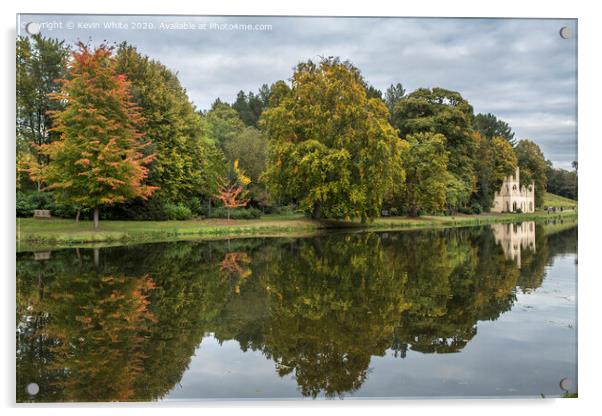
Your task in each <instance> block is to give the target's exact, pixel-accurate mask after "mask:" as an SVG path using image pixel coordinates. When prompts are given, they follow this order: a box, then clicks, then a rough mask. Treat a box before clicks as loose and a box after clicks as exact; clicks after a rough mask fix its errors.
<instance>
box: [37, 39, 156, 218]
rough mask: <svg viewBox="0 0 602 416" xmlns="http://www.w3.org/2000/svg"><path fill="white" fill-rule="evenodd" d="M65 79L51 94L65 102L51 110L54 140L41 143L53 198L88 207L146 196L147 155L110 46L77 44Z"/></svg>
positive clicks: (148, 189) (148, 188) (149, 189)
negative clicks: (56, 91) (56, 135)
mask: <svg viewBox="0 0 602 416" xmlns="http://www.w3.org/2000/svg"><path fill="white" fill-rule="evenodd" d="M72 57H73V59H72V60H71V61H70V64H69V78H68V79H66V80H63V81H62V87H61V91H60V92H59V93H56V94H52V95H51V98H53V99H55V100H60V101H63V102H65V103H66V106H65V108H64V109H63V110H60V111H55V112H53V113H52V117H53V120H54V123H55V127H54V128H53V129H54V130H55V131H57V132H59V133H60V135H61V136H60V139H58V140H56V141H54V142H52V143H50V144H46V145H43V146H42V149H43V150H42V151H43V153H44V154H45V155H47V156H48V158H49V160H50V162H49V164H48V166H47V167H46V169H45V170H44V172H43V177H44V179H45V180H46V181H47V182H48V183H49V186H48V189H49V190H54V191H55V192H56V194H57V197H58V199H59V200H61V201H63V202H66V203H71V204H74V205H76V206H78V207H84V208H92V209H93V210H94V228H98V220H99V215H98V214H99V207H100V206H103V205H113V204H115V203H120V202H124V201H126V200H128V199H132V198H137V197H142V198H146V197H148V196H149V195H151V194H152V193H153V192H154V191H155V189H156V187H153V186H147V185H145V183H144V179H145V178H146V176H147V172H148V170H147V168H146V167H145V165H147V164H148V163H149V162H150V161H151V160H152V158H153V155H144V154H143V153H142V152H143V150H144V148H145V147H146V146H148V144H149V143H148V142H146V143H144V142H143V141H142V137H143V133H140V126H141V125H142V122H143V119H142V117H141V116H140V113H139V111H138V107H137V106H136V105H135V104H134V103H133V102H132V101H131V95H130V84H129V82H128V81H127V80H126V78H125V76H123V75H118V73H117V68H116V66H117V65H116V61H115V60H114V59H113V57H112V51H111V49H110V48H108V47H107V46H106V45H101V46H100V47H98V48H97V49H95V50H93V51H91V50H90V49H89V48H88V47H87V46H86V45H84V44H83V43H80V44H79V50H78V51H77V52H75V53H73V54H72Z"/></svg>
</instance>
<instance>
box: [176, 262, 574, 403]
mask: <svg viewBox="0 0 602 416" xmlns="http://www.w3.org/2000/svg"><path fill="white" fill-rule="evenodd" d="M575 258H576V256H575V255H565V256H560V257H556V258H555V259H554V261H553V264H552V266H549V267H548V268H547V271H546V278H545V279H544V282H543V285H542V286H541V287H540V288H539V289H537V290H535V291H532V292H531V293H528V294H522V293H519V294H518V295H517V298H518V299H517V302H516V303H515V304H514V306H513V308H512V310H511V311H509V312H507V313H505V314H503V315H502V316H501V317H500V318H499V319H498V320H496V321H493V322H489V321H485V322H479V323H478V329H477V335H476V336H475V337H474V338H473V339H472V340H471V341H470V342H469V343H468V345H467V346H466V347H465V348H464V349H463V350H462V351H461V352H459V353H454V354H422V353H419V352H412V351H408V353H407V356H406V358H404V359H401V358H395V357H393V356H392V354H387V355H386V356H385V357H372V360H371V362H370V372H369V374H368V377H367V380H366V381H365V382H364V384H363V385H362V387H361V388H360V390H359V391H358V392H356V393H355V394H353V395H348V397H392V396H410V397H411V396H414V397H416V396H438V397H445V396H504V395H529V396H539V395H540V394H542V393H543V394H545V395H560V394H561V393H562V391H561V390H560V388H559V387H558V384H559V382H560V380H561V379H562V378H565V377H568V378H569V379H571V380H573V381H575V380H576V369H577V358H576V357H577V350H576V348H577V341H576V325H575V323H576V305H575V293H576V266H575ZM299 394H300V393H299V391H298V389H297V384H296V382H295V380H294V378H293V375H287V376H285V377H282V378H281V377H279V376H278V375H277V373H276V370H275V366H274V363H273V362H272V361H271V360H269V359H267V358H265V357H264V356H263V355H262V354H261V353H260V352H253V351H251V350H248V351H247V352H242V351H241V350H240V348H239V346H238V343H237V342H236V341H227V342H224V343H223V344H222V345H221V346H220V345H219V343H218V342H217V341H216V340H215V339H214V338H213V337H212V336H207V337H205V338H204V339H203V341H202V343H201V345H200V347H199V348H198V349H197V351H196V353H195V356H194V357H193V358H192V362H191V363H190V366H189V369H188V371H187V372H186V373H185V374H184V376H183V377H182V380H181V381H180V383H179V384H178V385H177V386H176V387H175V388H174V389H173V390H172V392H171V393H170V394H169V396H168V397H167V400H186V399H196V398H233V397H235V398H265V397H272V398H286V397H298V396H299Z"/></svg>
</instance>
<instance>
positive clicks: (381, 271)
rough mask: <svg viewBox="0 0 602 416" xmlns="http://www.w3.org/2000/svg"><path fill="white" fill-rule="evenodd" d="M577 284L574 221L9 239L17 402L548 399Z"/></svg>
mask: <svg viewBox="0 0 602 416" xmlns="http://www.w3.org/2000/svg"><path fill="white" fill-rule="evenodd" d="M576 295H577V223H576V222H573V223H570V222H564V223H559V222H557V223H550V224H540V223H537V224H536V223H534V222H524V223H521V224H494V225H491V226H482V227H470V228H458V229H445V230H419V231H396V232H353V233H348V232H342V231H341V232H330V233H328V234H320V235H316V236H313V237H309V238H240V239H230V240H216V241H192V242H190V241H186V242H173V243H159V244H142V245H131V246H121V247H107V248H97V249H91V248H86V249H84V248H79V249H59V250H54V251H43V252H35V253H33V252H21V253H18V254H17V313H16V337H17V357H16V366H17V367H16V368H17V374H16V376H17V401H19V402H28V401H35V402H38V401H39V402H63V401H154V400H167V401H170V400H171V401H186V400H202V399H261V398H272V399H286V398H301V399H312V398H345V399H354V398H404V397H541V395H544V396H546V397H558V396H561V395H563V394H565V393H566V392H569V393H572V392H575V391H576V390H577V319H576ZM561 380H564V381H563V382H562V383H561ZM561 384H562V386H561ZM32 386H33V389H32ZM561 387H562V388H561ZM28 389H29V393H28ZM30 393H35V394H30Z"/></svg>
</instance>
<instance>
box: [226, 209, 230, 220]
mask: <svg viewBox="0 0 602 416" xmlns="http://www.w3.org/2000/svg"><path fill="white" fill-rule="evenodd" d="M226 211H228V222H230V208H227V209H226Z"/></svg>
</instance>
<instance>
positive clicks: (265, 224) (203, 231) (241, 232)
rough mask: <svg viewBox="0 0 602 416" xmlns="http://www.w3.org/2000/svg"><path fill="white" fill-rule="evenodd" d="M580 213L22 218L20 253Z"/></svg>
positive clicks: (519, 219) (445, 225) (551, 217)
mask: <svg viewBox="0 0 602 416" xmlns="http://www.w3.org/2000/svg"><path fill="white" fill-rule="evenodd" d="M577 216H578V215H577V211H573V210H565V211H563V212H557V213H553V214H548V213H547V212H545V211H537V212H535V213H528V214H527V213H526V214H478V215H476V214H475V215H462V214H461V215H454V216H425V217H418V218H410V217H381V218H377V219H375V220H374V221H373V222H371V223H366V224H361V223H359V222H355V221H337V220H324V221H316V220H311V219H308V218H305V217H303V216H301V215H288V216H282V215H266V216H264V217H263V218H261V219H258V220H231V221H229V222H228V221H225V220H218V219H202V220H187V221H110V220H106V221H101V222H100V229H99V230H98V231H94V230H93V229H92V221H80V223H79V224H76V223H75V221H74V220H70V219H48V220H46V219H33V218H17V219H16V221H17V224H16V225H17V238H16V248H17V252H22V251H36V250H38V251H39V250H48V249H59V248H76V247H82V248H83V247H99V246H108V245H130V244H142V243H157V242H172V241H186V240H216V239H226V238H244V237H307V236H312V235H319V234H322V233H326V232H333V231H341V230H346V231H352V230H355V231H403V230H414V229H442V228H457V227H468V226H480V225H487V224H495V223H514V222H522V221H542V220H546V219H547V220H557V219H572V218H574V219H577Z"/></svg>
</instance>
